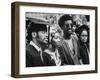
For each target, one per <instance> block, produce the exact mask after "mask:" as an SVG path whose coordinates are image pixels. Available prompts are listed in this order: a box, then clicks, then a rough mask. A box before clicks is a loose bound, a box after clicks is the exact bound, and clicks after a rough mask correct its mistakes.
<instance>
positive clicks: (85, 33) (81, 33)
mask: <svg viewBox="0 0 100 80" xmlns="http://www.w3.org/2000/svg"><path fill="white" fill-rule="evenodd" d="M76 33H77V34H78V37H79V43H80V57H81V59H82V63H83V64H89V63H90V62H89V52H90V51H89V28H88V26H87V25H82V26H80V27H79V28H78V29H77V30H76Z"/></svg>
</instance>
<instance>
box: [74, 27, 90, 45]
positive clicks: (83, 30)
mask: <svg viewBox="0 0 100 80" xmlns="http://www.w3.org/2000/svg"><path fill="white" fill-rule="evenodd" d="M76 33H77V35H78V37H79V40H80V42H82V43H89V28H88V26H87V25H82V26H80V27H79V28H78V29H77V30H76Z"/></svg>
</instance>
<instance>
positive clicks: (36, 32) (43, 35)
mask: <svg viewBox="0 0 100 80" xmlns="http://www.w3.org/2000/svg"><path fill="white" fill-rule="evenodd" d="M28 38H29V40H30V41H33V42H34V43H35V44H36V45H38V46H40V45H41V44H42V45H47V43H48V34H47V27H46V24H38V23H34V22H32V23H31V24H30V27H29V28H28Z"/></svg>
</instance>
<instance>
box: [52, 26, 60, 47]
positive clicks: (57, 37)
mask: <svg viewBox="0 0 100 80" xmlns="http://www.w3.org/2000/svg"><path fill="white" fill-rule="evenodd" d="M50 34H51V36H50V39H52V40H53V44H54V45H56V46H58V45H59V41H60V34H59V32H58V31H57V29H56V28H54V27H51V28H50Z"/></svg>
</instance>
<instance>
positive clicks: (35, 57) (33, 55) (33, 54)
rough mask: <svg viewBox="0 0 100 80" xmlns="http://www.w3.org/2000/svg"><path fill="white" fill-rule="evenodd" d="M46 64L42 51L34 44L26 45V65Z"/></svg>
mask: <svg viewBox="0 0 100 80" xmlns="http://www.w3.org/2000/svg"><path fill="white" fill-rule="evenodd" d="M35 66H44V63H43V61H42V59H41V56H40V53H39V52H38V51H37V50H36V49H35V48H34V46H32V45H30V44H29V45H28V46H27V47H26V67H35Z"/></svg>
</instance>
